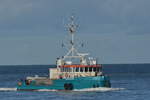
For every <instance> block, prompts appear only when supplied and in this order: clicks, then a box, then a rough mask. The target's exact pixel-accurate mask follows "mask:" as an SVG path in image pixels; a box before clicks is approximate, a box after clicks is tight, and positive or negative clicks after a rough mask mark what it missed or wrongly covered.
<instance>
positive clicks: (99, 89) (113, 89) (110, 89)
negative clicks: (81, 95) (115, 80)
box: [73, 87, 125, 92]
mask: <svg viewBox="0 0 150 100" xmlns="http://www.w3.org/2000/svg"><path fill="white" fill-rule="evenodd" d="M124 89H125V88H105V87H99V88H87V89H75V90H73V91H85V92H90V91H99V92H107V91H119V90H124Z"/></svg>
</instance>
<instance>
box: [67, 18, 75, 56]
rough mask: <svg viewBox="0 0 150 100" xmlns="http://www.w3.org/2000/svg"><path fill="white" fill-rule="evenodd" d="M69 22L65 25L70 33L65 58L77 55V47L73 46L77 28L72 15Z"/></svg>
mask: <svg viewBox="0 0 150 100" xmlns="http://www.w3.org/2000/svg"><path fill="white" fill-rule="evenodd" d="M70 21H71V22H70V23H69V24H68V25H67V28H68V31H69V34H70V35H71V40H70V42H69V44H70V45H71V48H70V50H69V51H68V53H67V54H66V55H65V56H64V59H65V58H76V57H78V52H77V49H76V48H75V38H74V37H75V32H76V29H77V25H76V24H75V23H74V16H71V17H70Z"/></svg>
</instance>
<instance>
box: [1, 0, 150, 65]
mask: <svg viewBox="0 0 150 100" xmlns="http://www.w3.org/2000/svg"><path fill="white" fill-rule="evenodd" d="M149 5H150V1H149V0H0V65H12V64H13V65H20V64H21V65H24V64H26V65H30V64H55V60H56V58H57V57H58V56H62V55H64V54H65V53H66V52H65V49H63V48H61V42H62V41H63V40H64V39H66V36H67V35H68V33H67V30H66V29H65V24H67V23H68V17H69V16H71V15H72V14H74V15H75V17H76V23H78V24H79V28H78V30H77V33H76V34H77V36H78V39H79V41H81V42H82V41H83V42H85V48H84V49H83V48H82V49H80V50H81V51H82V52H83V51H86V52H90V55H91V56H96V57H98V58H99V63H107V64H108V63H150V53H149V52H150V11H149V9H150V6H149Z"/></svg>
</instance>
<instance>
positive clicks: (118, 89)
mask: <svg viewBox="0 0 150 100" xmlns="http://www.w3.org/2000/svg"><path fill="white" fill-rule="evenodd" d="M120 90H124V88H104V87H100V88H86V89H74V90H72V92H92V91H98V92H107V91H120ZM0 91H1V92H2V91H3V92H5V91H17V88H0ZM19 91H21V90H19ZM34 91H38V92H56V91H64V92H65V91H66V90H49V89H39V90H34ZM67 91H68V90H67Z"/></svg>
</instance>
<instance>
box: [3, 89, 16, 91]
mask: <svg viewBox="0 0 150 100" xmlns="http://www.w3.org/2000/svg"><path fill="white" fill-rule="evenodd" d="M0 91H17V88H0Z"/></svg>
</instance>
